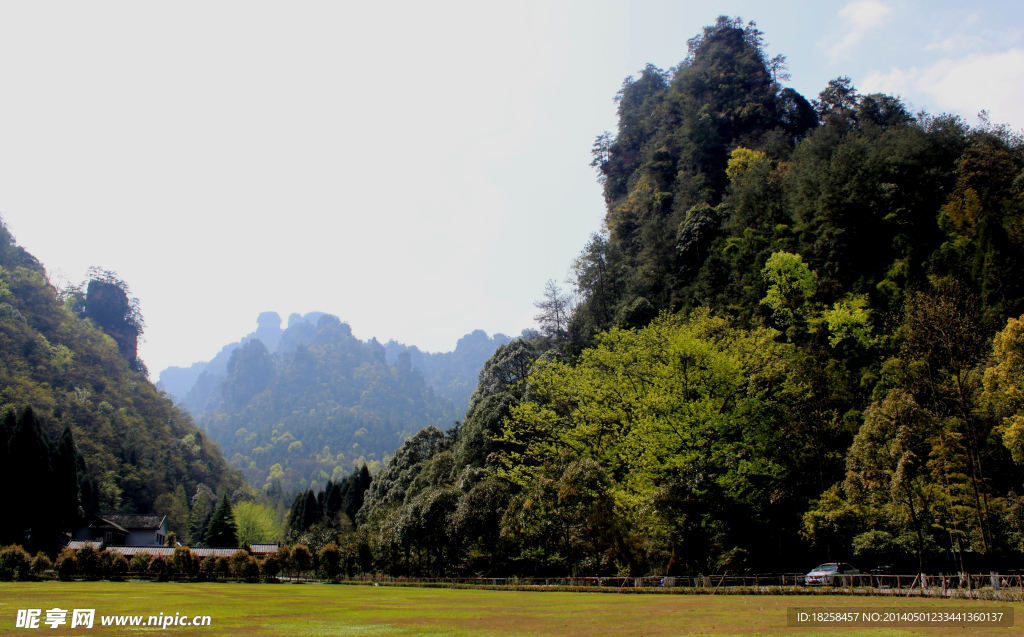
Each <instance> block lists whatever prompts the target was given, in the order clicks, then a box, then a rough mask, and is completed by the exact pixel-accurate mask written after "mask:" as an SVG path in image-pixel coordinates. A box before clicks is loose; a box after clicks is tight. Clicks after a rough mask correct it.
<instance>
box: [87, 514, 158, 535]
mask: <svg viewBox="0 0 1024 637" xmlns="http://www.w3.org/2000/svg"><path fill="white" fill-rule="evenodd" d="M97 517H99V519H101V520H103V521H104V522H108V523H110V524H112V525H114V526H116V527H118V528H119V529H121V530H122V531H125V532H126V533H127V532H130V531H150V530H156V529H159V528H160V527H161V526H162V525H163V523H164V520H165V519H167V516H166V515H137V514H134V513H100V514H99V516H97Z"/></svg>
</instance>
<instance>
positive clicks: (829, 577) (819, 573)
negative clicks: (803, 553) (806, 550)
mask: <svg viewBox="0 0 1024 637" xmlns="http://www.w3.org/2000/svg"><path fill="white" fill-rule="evenodd" d="M859 574H860V571H858V570H857V569H855V568H853V566H851V565H850V564H847V563H845V562H828V563H826V564H821V565H819V566H815V567H814V568H813V569H812V570H811V572H810V573H808V574H807V575H805V576H804V584H806V585H807V586H835V585H837V584H842V583H843V578H842V576H843V575H859Z"/></svg>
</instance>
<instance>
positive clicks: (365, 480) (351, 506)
mask: <svg viewBox="0 0 1024 637" xmlns="http://www.w3.org/2000/svg"><path fill="white" fill-rule="evenodd" d="M352 477H353V480H352V490H351V491H350V496H351V499H350V500H349V501H348V504H347V506H346V507H345V513H347V514H348V517H349V518H350V519H352V521H353V523H355V519H356V513H358V512H359V509H361V508H362V506H363V500H364V499H365V498H366V490H367V489H369V488H370V482H371V480H372V479H371V478H370V470H369V469H367V468H366V465H365V464H364V465H363V468H362V469H360V470H359V472H358V473H356V474H354V475H353V476H352Z"/></svg>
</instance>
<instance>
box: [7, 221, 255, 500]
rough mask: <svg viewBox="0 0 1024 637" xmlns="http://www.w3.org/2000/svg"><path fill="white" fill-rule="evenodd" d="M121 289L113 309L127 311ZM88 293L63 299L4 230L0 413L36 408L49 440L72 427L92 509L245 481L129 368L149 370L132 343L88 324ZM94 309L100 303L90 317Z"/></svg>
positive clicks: (186, 417)
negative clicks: (92, 493)
mask: <svg viewBox="0 0 1024 637" xmlns="http://www.w3.org/2000/svg"><path fill="white" fill-rule="evenodd" d="M104 285H106V283H104ZM91 287H92V289H96V288H103V286H91ZM112 287H116V286H112ZM103 289H104V292H105V293H106V294H108V295H109V294H110V293H111V291H110V290H109V289H105V288H103ZM117 292H118V294H115V295H114V296H115V297H117V298H115V301H116V303H115V305H117V304H122V305H124V308H128V303H127V301H126V299H122V298H121V297H125V296H126V295H124V294H123V292H122V291H121V290H118V291H117ZM86 297H87V292H86V291H83V290H73V291H71V292H70V294H67V295H64V298H62V295H59V294H58V292H57V290H55V289H54V288H53V286H51V285H50V284H49V282H48V280H47V277H46V272H45V270H44V268H43V266H42V265H41V264H40V263H39V262H38V261H37V260H36V259H35V258H34V257H33V256H32V255H31V254H29V253H28V252H27V251H25V249H23V248H22V247H20V246H18V245H16V243H15V241H14V239H13V237H12V236H11V234H10V233H9V232H8V230H7V229H6V227H3V226H2V224H0V411H5V410H9V409H11V410H18V411H20V410H22V409H24V408H25V407H31V408H32V410H33V411H34V413H35V415H36V417H37V418H38V419H39V421H40V423H41V425H42V428H43V429H44V430H45V432H46V434H47V435H48V437H49V439H50V440H53V441H57V440H60V439H61V434H62V431H63V430H64V429H65V428H69V429H70V431H71V432H72V433H73V437H74V441H75V444H76V446H77V449H78V451H79V452H81V454H82V456H83V458H84V460H85V465H86V468H85V471H87V473H88V474H89V475H90V476H91V478H92V479H93V481H94V483H95V485H96V490H97V498H96V500H95V502H90V501H91V500H92V498H86V500H87V501H86V502H85V503H84V504H85V506H86V508H90V507H98V508H99V509H100V510H103V511H120V512H140V513H145V512H149V511H150V510H151V508H152V506H153V502H154V500H156V498H157V497H158V496H160V495H161V494H164V493H172V492H174V491H175V489H176V488H177V487H178V486H179V485H180V486H183V487H184V489H185V491H186V492H188V493H194V492H195V491H196V489H197V487H198V485H199V484H205V485H206V486H208V487H209V488H210V489H213V490H214V491H224V490H227V491H233V490H234V489H236V488H237V487H238V486H240V485H241V484H243V480H242V478H241V476H240V474H239V473H238V472H237V471H236V470H232V469H231V468H229V467H228V466H227V463H226V462H225V461H224V458H223V456H222V455H221V453H220V450H219V448H218V446H217V445H216V444H215V443H213V442H212V441H211V440H210V439H209V438H208V437H207V436H206V435H205V434H203V433H202V432H201V431H199V429H198V428H197V427H196V426H195V424H194V423H193V422H192V419H191V418H190V417H189V415H188V414H187V413H184V412H182V411H181V410H179V409H177V408H176V407H175V406H174V405H173V404H172V403H171V401H170V400H168V399H167V398H166V397H164V396H163V395H161V393H160V392H159V391H158V390H157V389H156V387H154V385H153V384H152V383H150V382H149V380H147V378H146V376H145V375H144V373H142V372H140V371H136V370H135V369H133V367H134V368H137V369H138V368H142V369H144V367H143V366H142V365H141V362H140V361H138V360H137V359H136V358H135V352H134V348H133V347H131V346H129V347H125V343H129V345H130V344H131V343H133V342H134V341H133V340H131V339H127V338H123V339H122V342H121V343H119V342H117V341H115V339H114V338H112V337H111V336H109V335H107V334H105V333H104V332H103V331H102V330H101V329H99V328H98V327H97V326H96V323H95V322H94V320H93V319H92V318H85V315H86V314H87V308H88V304H87V298H86ZM122 301H123V303H122ZM97 307H98V306H97V305H96V302H95V299H94V302H93V304H92V308H93V311H92V312H90V313H94V314H95V313H96V312H97V310H96V309H95V308H97ZM119 336H122V335H120V334H119ZM119 346H120V349H119ZM129 359H131V360H129ZM12 479H16V480H31V479H32V476H12Z"/></svg>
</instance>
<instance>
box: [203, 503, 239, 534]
mask: <svg viewBox="0 0 1024 637" xmlns="http://www.w3.org/2000/svg"><path fill="white" fill-rule="evenodd" d="M206 542H207V544H209V545H210V546H238V527H237V526H236V525H235V516H234V511H233V510H232V507H231V499H230V498H229V497H228V495H227V494H226V493H225V494H224V496H223V497H222V498H221V500H220V504H218V505H217V510H216V511H214V513H213V518H212V519H211V520H210V527H209V530H208V531H207V533H206Z"/></svg>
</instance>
